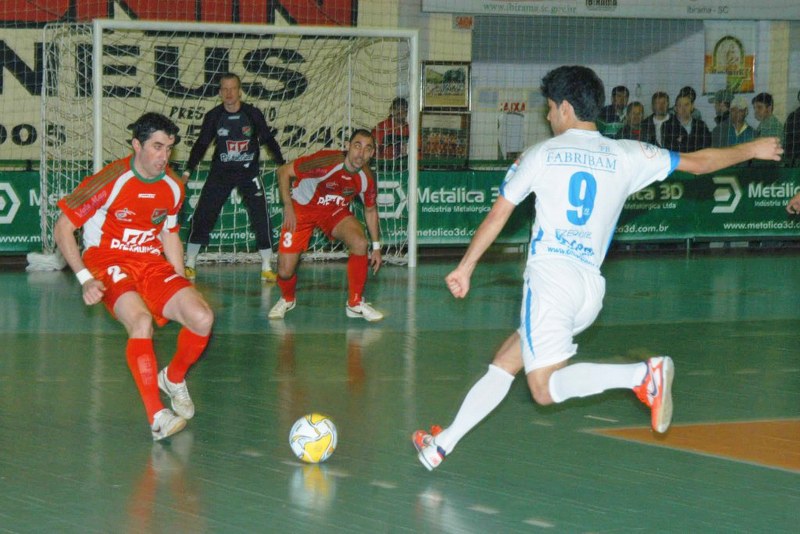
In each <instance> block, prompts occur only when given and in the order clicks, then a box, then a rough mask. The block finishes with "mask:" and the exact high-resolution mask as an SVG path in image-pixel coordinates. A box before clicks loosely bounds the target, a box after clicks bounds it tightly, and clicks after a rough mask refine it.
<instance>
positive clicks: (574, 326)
mask: <svg viewBox="0 0 800 534" xmlns="http://www.w3.org/2000/svg"><path fill="white" fill-rule="evenodd" d="M542 94H543V95H544V96H545V97H546V98H547V104H548V108H549V111H548V114H547V120H548V121H549V122H550V126H551V128H552V130H553V133H554V134H555V137H554V138H552V139H550V140H548V141H544V142H542V143H539V144H537V145H535V146H533V147H531V148H529V149H528V150H526V151H525V153H523V155H522V156H521V158H520V159H519V160H518V161H517V162H516V163H514V165H512V166H511V168H510V169H509V171H508V173H507V175H506V177H505V180H504V181H503V185H502V186H501V188H500V195H499V196H498V198H497V201H496V202H495V204H494V206H493V207H492V210H491V211H490V212H489V214H488V215H487V216H486V219H484V221H483V222H482V223H481V225H480V227H479V228H478V230H477V232H476V233H475V236H474V237H473V239H472V241H471V242H470V245H469V247H468V249H467V251H466V253H465V254H464V257H463V258H462V260H461V262H460V263H459V265H458V267H456V269H455V270H454V271H452V272H451V273H450V274H448V275H447V277H446V278H445V281H446V283H447V287H448V289H449V290H450V292H451V293H452V294H453V296H455V297H456V298H463V297H465V296H466V295H467V293H468V292H469V287H470V278H471V276H472V272H473V271H474V269H475V267H476V266H477V263H478V260H479V259H480V257H481V256H482V255H483V253H484V252H485V251H486V249H487V248H488V247H489V246H490V245H491V244H492V243H493V242H494V240H495V239H496V238H497V236H498V235H499V233H500V231H501V230H502V229H503V226H504V225H505V223H506V222H507V221H508V218H509V217H510V216H511V213H512V212H513V211H514V208H515V207H516V205H517V204H518V203H519V202H521V201H522V200H523V199H524V198H525V197H527V196H528V195H529V194H531V193H535V194H536V219H535V221H534V223H533V232H532V236H533V238H532V241H531V247H530V255H529V257H528V262H527V266H526V269H525V275H524V288H523V295H522V310H521V316H520V326H519V328H518V329H517V330H516V331H515V332H514V333H513V334H511V336H509V337H508V339H507V340H506V341H505V342H504V343H503V345H502V346H501V347H500V350H499V351H498V352H497V353H496V354H495V356H494V359H493V361H492V363H491V365H489V370H488V372H487V373H486V374H485V375H484V376H483V377H482V378H481V379H480V380H478V382H477V383H476V384H475V385H474V386H473V387H472V389H470V391H469V393H467V396H466V397H465V398H464V401H463V402H462V404H461V408H460V409H459V411H458V413H457V414H456V417H455V419H454V420H453V423H452V424H451V425H450V426H449V427H447V428H445V429H444V430H442V429H441V428H440V427H434V428H433V429H432V430H431V431H430V432H426V431H423V430H418V431H417V432H415V433H414V435H413V436H412V441H413V443H414V446H415V447H416V449H417V451H418V452H419V454H418V457H419V460H420V462H421V463H422V464H423V465H424V466H425V467H426V468H427V469H429V470H432V469H434V468H435V467H437V466H439V465H440V464H441V462H442V460H444V458H445V457H446V455H448V454H450V453H451V452H452V450H453V449H454V448H455V446H456V444H457V443H458V442H459V440H460V439H461V438H462V437H464V435H466V434H467V432H469V431H470V430H471V429H472V428H473V427H475V425H477V424H478V423H479V422H480V421H481V420H483V418H484V417H486V416H487V415H488V414H489V413H490V412H491V411H492V410H494V409H495V408H496V407H497V406H498V405H499V404H500V402H501V401H502V400H503V399H504V398H505V396H506V395H507V394H508V391H509V389H510V387H511V383H512V381H513V380H514V376H515V375H516V374H517V373H518V372H519V371H521V370H522V369H523V368H524V369H525V374H526V378H527V381H528V387H529V388H530V391H531V394H532V395H533V399H534V400H535V401H536V402H537V403H539V404H542V405H546V404H552V403H560V402H564V401H566V400H567V399H571V398H575V397H586V396H589V395H595V394H598V393H601V392H603V391H606V390H609V389H615V388H625V389H631V390H633V391H634V392H635V393H636V395H637V396H638V397H639V399H640V400H641V401H642V402H643V403H644V404H646V405H647V406H648V407H650V409H651V425H652V427H653V430H655V431H656V432H660V433H663V432H666V431H667V429H668V428H669V425H670V423H671V420H672V392H671V387H672V379H673V375H674V366H673V362H672V359H670V358H669V357H668V356H657V357H652V358H649V359H648V360H647V361H645V362H638V363H632V364H594V363H579V364H573V365H567V364H568V361H569V359H570V358H571V357H572V356H574V355H575V353H576V351H577V345H575V343H574V342H573V336H575V335H576V334H578V333H579V332H581V331H583V330H584V329H586V328H588V327H589V325H591V324H592V322H594V320H595V318H596V317H597V315H598V313H599V312H600V309H601V308H602V299H603V295H604V293H605V280H604V278H603V276H602V275H601V274H600V266H601V264H602V263H603V259H604V257H605V255H606V252H607V250H608V246H609V243H610V241H611V237H612V236H613V233H614V228H615V226H616V222H617V218H618V217H619V214H620V212H621V211H622V207H623V205H624V203H625V200H626V198H627V197H628V196H629V195H631V194H632V193H634V192H636V191H638V190H639V189H641V188H643V187H646V186H647V185H648V184H651V183H653V182H656V181H659V180H663V179H664V178H666V177H667V176H668V175H669V174H670V173H671V172H672V171H674V170H675V169H678V170H681V171H686V172H690V173H693V174H705V173H709V172H713V171H715V170H718V169H722V168H725V167H729V166H732V165H735V164H737V163H740V162H742V161H746V160H748V159H751V158H758V159H769V160H774V161H778V160H780V155H781V154H782V153H783V149H782V148H781V147H780V143H779V141H778V140H777V139H776V138H765V139H760V140H757V141H753V142H750V143H745V144H741V145H736V146H734V147H729V148H716V149H715V148H711V149H705V150H700V151H697V152H693V153H690V154H679V153H676V152H670V151H667V150H664V149H660V148H656V147H654V146H652V145H648V144H645V143H640V142H638V141H624V140H620V141H618V140H612V139H609V138H606V137H603V136H601V135H600V133H599V132H598V131H597V128H596V126H595V119H596V118H597V115H598V113H599V111H600V109H601V107H602V105H603V99H604V94H605V90H604V88H603V82H602V81H601V80H600V79H599V78H598V77H597V75H596V74H595V73H594V72H593V71H592V70H591V69H588V68H586V67H581V66H565V67H559V68H557V69H554V70H553V71H551V72H549V73H548V74H547V75H546V76H545V77H544V79H543V80H542Z"/></svg>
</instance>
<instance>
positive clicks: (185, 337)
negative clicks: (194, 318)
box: [167, 326, 211, 384]
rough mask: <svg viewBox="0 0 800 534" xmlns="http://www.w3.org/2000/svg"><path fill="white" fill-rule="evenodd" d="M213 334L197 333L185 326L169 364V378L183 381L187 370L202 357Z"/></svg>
mask: <svg viewBox="0 0 800 534" xmlns="http://www.w3.org/2000/svg"><path fill="white" fill-rule="evenodd" d="M210 337H211V335H207V336H201V335H199V334H195V333H194V332H192V331H191V330H189V329H188V328H186V327H185V326H184V327H183V328H181V331H180V332H178V346H177V348H176V350H175V356H173V357H172V361H171V362H169V365H168V366H167V378H168V379H169V381H170V382H172V383H173V384H177V383H179V382H183V380H184V378H186V372H187V371H188V370H189V367H191V366H192V365H193V364H194V362H196V361H197V360H199V359H200V355H202V354H203V351H204V350H205V349H206V345H208V339H209V338H210Z"/></svg>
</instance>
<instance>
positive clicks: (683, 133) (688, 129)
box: [661, 94, 711, 152]
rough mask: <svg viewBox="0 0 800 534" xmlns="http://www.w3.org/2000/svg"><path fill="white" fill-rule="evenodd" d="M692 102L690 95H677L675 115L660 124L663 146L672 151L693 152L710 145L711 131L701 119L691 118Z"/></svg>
mask: <svg viewBox="0 0 800 534" xmlns="http://www.w3.org/2000/svg"><path fill="white" fill-rule="evenodd" d="M692 111H694V104H692V99H691V97H690V96H689V95H688V94H686V95H681V96H678V98H677V99H676V100H675V115H673V116H672V117H670V118H669V120H668V121H667V122H665V123H664V124H662V125H661V140H662V141H663V143H664V145H663V146H664V148H666V149H669V150H672V151H674V152H694V151H696V150H700V149H701V148H708V147H710V146H711V132H710V131H709V130H708V126H706V123H705V122H703V121H702V120H701V119H695V118H692Z"/></svg>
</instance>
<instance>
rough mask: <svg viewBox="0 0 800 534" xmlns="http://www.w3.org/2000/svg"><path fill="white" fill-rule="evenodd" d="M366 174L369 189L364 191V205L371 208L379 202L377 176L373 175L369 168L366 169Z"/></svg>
mask: <svg viewBox="0 0 800 534" xmlns="http://www.w3.org/2000/svg"><path fill="white" fill-rule="evenodd" d="M364 176H365V177H366V179H367V190H366V191H364V197H363V200H364V206H366V207H368V208H371V207H373V206H375V205H376V204H377V202H378V185H377V183H376V182H375V177H374V176H373V175H372V171H371V170H369V169H364Z"/></svg>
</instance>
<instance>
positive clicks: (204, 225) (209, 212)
mask: <svg viewBox="0 0 800 534" xmlns="http://www.w3.org/2000/svg"><path fill="white" fill-rule="evenodd" d="M234 187H235V188H237V189H238V190H239V194H240V195H241V196H242V199H243V200H244V206H245V208H247V214H248V216H249V217H250V226H252V228H253V232H255V234H256V245H257V246H258V250H264V249H271V248H272V223H271V222H270V220H269V204H268V202H267V196H266V192H265V191H264V184H263V183H262V182H261V177H260V176H250V177H244V176H239V177H234V176H212V175H209V176H208V178H207V179H206V183H205V185H204V186H203V190H202V191H200V199H199V200H198V201H197V206H196V207H195V209H194V214H193V215H192V221H191V225H190V227H189V243H194V244H197V245H208V241H209V235H208V234H209V232H211V230H213V229H214V225H215V224H217V219H218V218H219V214H220V211H221V210H222V205H223V204H224V203H225V201H226V200H228V197H230V195H231V191H233V188H234Z"/></svg>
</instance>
